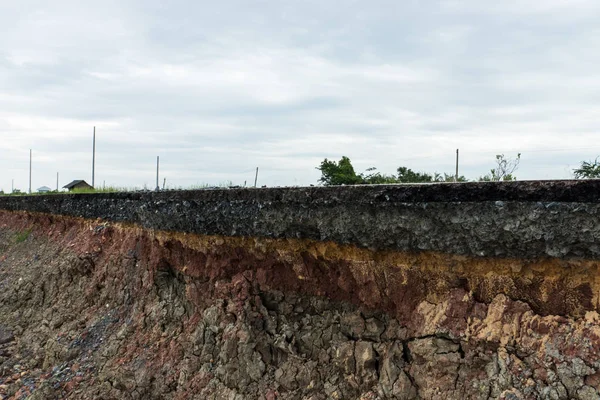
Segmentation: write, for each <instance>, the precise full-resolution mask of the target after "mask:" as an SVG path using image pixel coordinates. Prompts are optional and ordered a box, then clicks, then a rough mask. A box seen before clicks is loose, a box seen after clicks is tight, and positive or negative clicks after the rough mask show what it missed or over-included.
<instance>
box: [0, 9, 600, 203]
mask: <svg viewBox="0 0 600 400" xmlns="http://www.w3.org/2000/svg"><path fill="white" fill-rule="evenodd" d="M599 20H600V2H599V1H597V0H568V1H567V0H564V1H563V0H504V1H501V2H488V1H481V0H464V1H458V0H439V1H433V0H418V1H417V0H415V1H413V0H403V1H397V0H393V1H392V0H390V1H387V0H372V1H369V2H367V1H355V0H346V1H332V0H302V1H299V0H298V1H296V0H279V1H257V0H221V1H219V2H215V1H189V0H186V1H182V0H172V1H168V2H165V1H162V0H161V1H159V0H143V1H142V0H129V1H127V0H118V1H117V0H103V1H101V2H98V1H94V2H92V1H86V0H72V1H71V0H54V1H52V2H48V1H47V0H42V1H38V0H20V1H1V2H0V25H1V26H2V35H0V189H4V191H9V190H10V189H11V187H12V186H13V181H14V187H15V188H19V189H21V190H25V191H26V190H27V189H28V185H29V183H28V179H29V178H28V176H29V150H30V149H32V153H33V164H32V165H33V167H32V187H33V189H34V190H35V189H36V188H38V187H40V186H42V185H46V186H49V187H52V188H54V187H55V186H56V176H57V173H59V186H63V185H65V184H67V183H68V182H70V181H71V180H74V179H85V180H86V181H88V182H89V183H91V179H92V134H93V129H94V127H95V129H96V175H95V184H96V186H99V185H106V186H118V187H128V188H134V187H136V188H142V187H148V188H153V187H154V186H155V179H156V177H155V176H156V157H157V156H160V159H161V170H160V186H162V185H163V183H165V182H166V186H167V187H173V188H174V187H190V186H197V185H205V184H208V185H222V184H227V183H229V182H231V183H232V184H234V185H244V183H246V184H247V185H249V186H250V185H253V184H254V178H255V171H256V168H257V167H258V168H259V174H258V185H259V186H261V185H268V186H296V185H310V184H317V183H318V179H319V177H320V172H319V171H318V170H317V169H316V167H317V166H318V165H319V164H320V162H321V161H322V160H323V159H324V158H328V159H330V160H339V159H340V158H341V157H342V156H347V157H349V158H350V159H351V160H352V163H353V165H354V167H355V169H356V171H357V172H363V171H365V170H366V169H367V168H370V167H376V168H377V170H378V171H380V172H382V173H386V174H391V173H394V172H395V170H396V169H397V168H398V167H399V166H407V167H409V168H411V169H413V170H418V171H424V172H430V173H433V172H440V173H443V172H447V173H453V172H454V168H455V158H456V149H460V157H459V172H460V174H461V175H465V176H466V177H467V178H469V179H476V178H477V177H479V176H481V175H484V174H485V173H487V172H489V170H490V168H493V167H494V160H495V155H496V154H505V155H506V156H507V157H515V156H516V155H517V154H518V153H520V154H521V163H520V165H519V169H518V170H517V171H516V173H515V175H516V176H517V178H518V179H568V178H572V170H573V168H576V167H577V166H579V164H580V163H581V161H584V160H594V159H595V158H596V157H597V156H598V155H600V142H599V141H598V139H599V135H598V127H599V124H600V67H599V65H600V52H599V51H598V49H599V48H600V25H599V24H598V21H599ZM165 179H166V181H165Z"/></svg>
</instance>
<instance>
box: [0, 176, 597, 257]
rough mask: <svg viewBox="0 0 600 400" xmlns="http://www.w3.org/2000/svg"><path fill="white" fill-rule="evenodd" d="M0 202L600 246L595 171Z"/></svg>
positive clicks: (365, 232)
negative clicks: (589, 176) (571, 176)
mask: <svg viewBox="0 0 600 400" xmlns="http://www.w3.org/2000/svg"><path fill="white" fill-rule="evenodd" d="M0 209H4V210H10V211H31V212H41V213H47V214H54V215H67V216H74V217H83V218H91V219H96V218H103V219H106V220H109V221H114V222H126V223H134V224H136V225H139V226H142V227H144V228H149V229H159V230H167V231H178V232H189V233H196V234H200V235H221V236H234V237H248V236H251V237H266V238H292V239H299V238H301V239H313V240H319V241H334V242H336V243H342V244H352V245H357V246H359V247H362V248H368V249H374V250H399V251H438V252H443V253H451V254H464V255H469V256H477V257H516V258H528V259H535V258H539V257H557V258H561V259H566V258H581V257H586V258H598V257H599V256H600V246H599V245H598V243H599V242H600V224H597V223H596V221H598V216H599V215H600V181H597V180H589V181H548V182H500V183H498V182H483V183H460V184H429V185H423V184H421V185H389V186H386V185H381V186H380V185H375V186H373V185H363V186H347V187H315V188H282V189H237V190H201V191H183V192H159V193H152V192H150V193H109V194H87V195H59V196H58V195H54V196H24V197H7V196H4V197H0Z"/></svg>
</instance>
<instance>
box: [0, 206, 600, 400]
mask: <svg viewBox="0 0 600 400" xmlns="http://www.w3.org/2000/svg"><path fill="white" fill-rule="evenodd" d="M598 266H599V264H598V262H597V261H595V260H571V261H568V262H567V261H562V260H558V259H544V260H519V259H492V258H469V257H461V256H452V255H444V254H439V253H427V252H423V253H404V252H392V251H385V252H384V251H378V252H374V251H369V250H366V249H360V248H357V247H353V246H343V245H338V244H335V243H331V242H316V241H310V240H291V239H285V240H274V239H258V238H231V237H218V236H198V235H191V234H181V233H172V232H157V231H149V230H143V229H140V228H138V227H136V226H126V225H119V224H112V223H107V222H104V221H101V220H95V221H91V220H81V219H75V218H68V217H56V216H48V215H41V214H29V213H10V212H1V211H0V398H10V399H20V398H34V399H35V398H38V399H50V398H73V399H84V398H105V399H108V398H115V399H121V398H134V399H142V398H144V399H145V398H157V399H158V398H176V399H184V398H198V399H206V398H214V399H221V398H223V399H225V398H227V399H230V398H231V399H243V398H248V399H276V398H280V399H288V398H289V399H326V398H339V399H342V398H343V399H354V398H357V399H358V398H363V399H368V398H372V399H375V398H431V399H433V398H457V399H462V398H481V399H487V398H544V397H547V398H597V397H594V396H597V395H598V392H597V389H598V384H599V383H600V378H598V376H599V375H600V373H598V369H599V367H600V365H599V363H598V359H599V358H598V351H599V350H600V341H599V340H598V338H599V335H600V328H599V327H598V320H599V317H598V314H597V312H596V311H597V308H598V294H599V293H600V285H599V283H598V281H597V276H598ZM510 396H516V397H510ZM519 396H520V397H519ZM586 396H587V397H586ZM590 396H591V397H590Z"/></svg>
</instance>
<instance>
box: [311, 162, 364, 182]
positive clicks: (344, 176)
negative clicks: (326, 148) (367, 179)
mask: <svg viewBox="0 0 600 400" xmlns="http://www.w3.org/2000/svg"><path fill="white" fill-rule="evenodd" d="M317 169H318V170H319V171H321V178H320V179H319V182H321V183H323V184H324V185H328V186H331V185H358V184H361V183H364V180H363V178H362V176H360V175H356V172H355V171H354V167H353V166H352V163H351V162H350V159H349V158H348V157H346V156H343V157H342V159H341V160H340V161H338V162H335V161H329V160H328V159H325V160H323V162H321V165H319V166H318V167H317Z"/></svg>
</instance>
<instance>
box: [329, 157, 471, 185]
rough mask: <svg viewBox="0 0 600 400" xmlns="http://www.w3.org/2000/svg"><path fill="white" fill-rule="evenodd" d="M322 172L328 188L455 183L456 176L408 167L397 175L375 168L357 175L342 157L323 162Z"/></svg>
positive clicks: (463, 179)
mask: <svg viewBox="0 0 600 400" xmlns="http://www.w3.org/2000/svg"><path fill="white" fill-rule="evenodd" d="M317 169H318V170H319V171H321V178H320V179H319V182H320V183H323V184H324V185H327V186H333V185H369V184H392V183H431V182H454V175H450V174H439V173H437V172H436V173H434V174H433V175H432V174H428V173H425V172H415V171H413V170H412V169H410V168H407V167H398V169H397V171H396V172H397V175H393V174H392V175H386V174H382V173H380V172H375V171H376V170H377V169H376V168H375V167H371V168H368V169H367V170H366V171H365V172H364V173H361V174H357V173H356V172H355V171H354V167H353V166H352V163H351V162H350V159H349V158H348V157H345V156H344V157H342V159H341V160H340V161H338V162H335V161H329V160H328V159H325V160H323V162H321V165H319V166H318V167H317ZM466 181H467V179H466V178H465V177H464V176H459V177H458V182H466Z"/></svg>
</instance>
